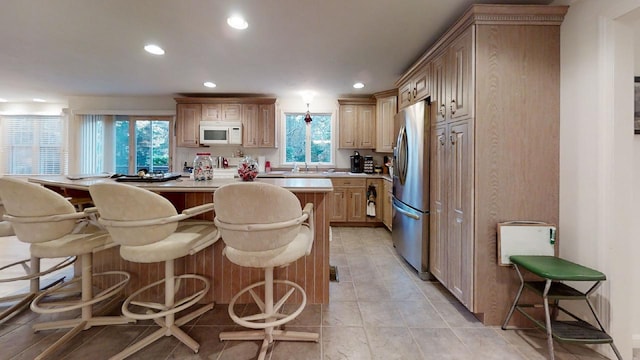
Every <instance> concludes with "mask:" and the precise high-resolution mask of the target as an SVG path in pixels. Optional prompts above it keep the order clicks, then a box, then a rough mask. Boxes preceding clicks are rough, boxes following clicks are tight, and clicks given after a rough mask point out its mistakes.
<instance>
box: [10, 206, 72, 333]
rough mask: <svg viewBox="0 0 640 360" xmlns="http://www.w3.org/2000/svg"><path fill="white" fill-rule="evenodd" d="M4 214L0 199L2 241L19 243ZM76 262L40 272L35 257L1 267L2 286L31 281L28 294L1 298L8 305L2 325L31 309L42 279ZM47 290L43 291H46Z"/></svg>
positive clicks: (67, 261)
mask: <svg viewBox="0 0 640 360" xmlns="http://www.w3.org/2000/svg"><path fill="white" fill-rule="evenodd" d="M4 214H5V210H4V206H3V204H2V200H1V199H0V241H16V242H17V241H18V238H17V237H16V236H15V232H14V231H13V227H12V226H11V223H10V222H8V221H4V220H2V216H3V215H4ZM9 246H10V245H9ZM75 260H76V257H75V256H69V257H66V258H63V259H61V260H60V261H58V262H55V263H53V264H52V265H50V266H49V267H48V268H47V269H45V270H43V271H40V259H39V258H36V257H33V256H32V257H30V258H27V259H22V260H18V261H15V262H12V263H10V264H7V265H4V266H2V267H0V273H1V274H3V275H4V276H0V286H2V285H3V284H7V285H8V284H10V283H17V285H16V287H18V286H22V285H21V283H22V282H25V281H29V290H27V291H26V292H20V291H21V290H16V292H15V293H12V294H10V295H7V296H3V297H1V298H0V304H7V306H6V308H5V309H4V310H3V311H2V312H0V323H2V322H5V321H7V320H9V319H11V318H12V317H13V316H15V315H17V314H19V313H20V312H21V311H23V310H25V309H26V308H28V307H29V304H30V303H31V301H32V300H33V299H34V298H35V297H36V295H37V294H38V293H39V292H40V290H41V289H40V278H41V277H43V276H46V275H48V274H51V273H53V272H55V271H58V270H61V269H63V268H65V267H67V266H69V265H71V264H73V263H74V262H75ZM5 274H6V275H5ZM16 274H20V275H16ZM63 280H64V277H62V278H60V279H58V280H55V281H53V282H51V283H50V284H48V285H47V287H46V288H48V287H51V286H53V285H56V284H58V283H60V282H62V281H63ZM46 288H45V289H43V290H46Z"/></svg>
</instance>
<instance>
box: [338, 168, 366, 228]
mask: <svg viewBox="0 0 640 360" xmlns="http://www.w3.org/2000/svg"><path fill="white" fill-rule="evenodd" d="M331 182H332V184H333V194H332V196H331V204H330V208H331V209H332V210H331V218H330V219H329V221H332V222H366V221H367V216H366V204H367V202H366V197H367V195H366V186H367V180H366V179H364V178H360V179H356V178H332V179H331Z"/></svg>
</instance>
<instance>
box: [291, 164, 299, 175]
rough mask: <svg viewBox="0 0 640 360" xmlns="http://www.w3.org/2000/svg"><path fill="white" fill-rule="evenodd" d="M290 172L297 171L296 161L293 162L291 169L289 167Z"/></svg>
mask: <svg viewBox="0 0 640 360" xmlns="http://www.w3.org/2000/svg"><path fill="white" fill-rule="evenodd" d="M291 172H294V173H297V172H298V164H297V163H293V169H291Z"/></svg>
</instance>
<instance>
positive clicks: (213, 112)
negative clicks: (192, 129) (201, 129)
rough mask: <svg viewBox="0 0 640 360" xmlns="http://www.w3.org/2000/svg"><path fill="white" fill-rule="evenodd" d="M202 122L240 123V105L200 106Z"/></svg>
mask: <svg viewBox="0 0 640 360" xmlns="http://www.w3.org/2000/svg"><path fill="white" fill-rule="evenodd" d="M202 121H224V122H238V121H242V104H202Z"/></svg>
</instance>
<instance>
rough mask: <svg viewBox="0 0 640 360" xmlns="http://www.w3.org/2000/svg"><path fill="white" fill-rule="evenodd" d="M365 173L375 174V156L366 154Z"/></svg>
mask: <svg viewBox="0 0 640 360" xmlns="http://www.w3.org/2000/svg"><path fill="white" fill-rule="evenodd" d="M363 168H364V173H365V174H373V156H371V155H366V156H365V157H364V167H363Z"/></svg>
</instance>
